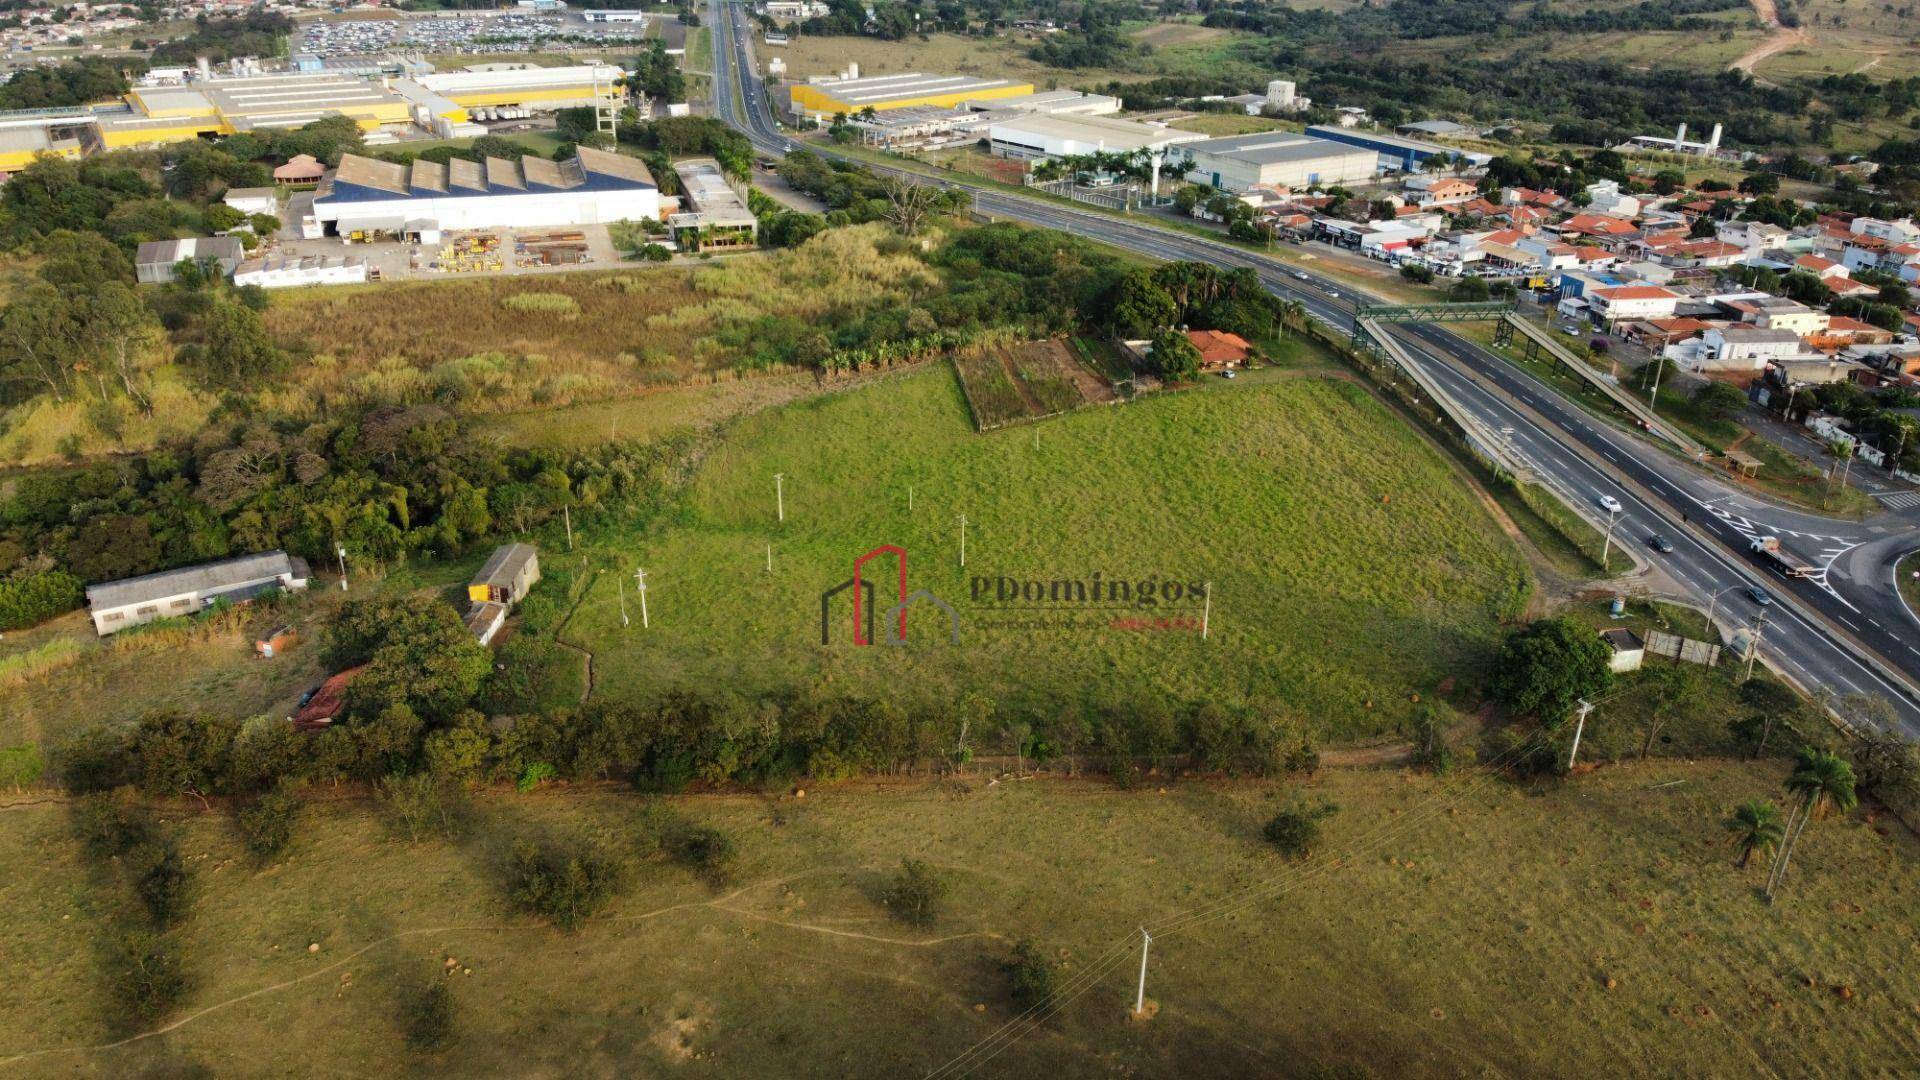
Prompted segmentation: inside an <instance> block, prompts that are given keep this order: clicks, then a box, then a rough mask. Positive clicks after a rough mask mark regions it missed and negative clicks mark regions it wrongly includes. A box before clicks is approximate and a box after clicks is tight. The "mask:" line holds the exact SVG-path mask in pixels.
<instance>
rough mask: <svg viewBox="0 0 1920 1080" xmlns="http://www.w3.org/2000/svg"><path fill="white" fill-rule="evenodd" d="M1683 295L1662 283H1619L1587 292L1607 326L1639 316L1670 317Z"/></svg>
mask: <svg viewBox="0 0 1920 1080" xmlns="http://www.w3.org/2000/svg"><path fill="white" fill-rule="evenodd" d="M1682 299H1683V297H1682V296H1681V295H1680V294H1679V293H1677V292H1674V291H1673V290H1672V289H1667V288H1662V287H1661V286H1659V285H1619V286H1615V287H1612V288H1606V289H1594V290H1592V291H1590V292H1588V293H1587V304H1588V306H1589V307H1590V308H1591V309H1592V310H1593V314H1594V318H1595V319H1596V320H1598V321H1599V322H1600V324H1601V325H1603V326H1612V325H1614V324H1615V323H1619V322H1628V321H1632V320H1637V319H1670V318H1672V317H1673V315H1674V309H1675V308H1676V307H1678V306H1679V304H1680V301H1681V300H1682Z"/></svg>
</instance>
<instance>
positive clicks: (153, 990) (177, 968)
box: [107, 930, 187, 1030]
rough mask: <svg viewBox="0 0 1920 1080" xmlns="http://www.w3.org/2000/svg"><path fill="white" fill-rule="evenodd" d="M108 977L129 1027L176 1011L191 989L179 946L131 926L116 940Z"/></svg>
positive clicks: (111, 946) (111, 949)
mask: <svg viewBox="0 0 1920 1080" xmlns="http://www.w3.org/2000/svg"><path fill="white" fill-rule="evenodd" d="M107 978H108V988H109V991H110V993H111V994H112V997H113V1002H114V1004H115V1006H117V1008H118V1009H119V1011H120V1016H119V1020H120V1023H121V1026H122V1027H124V1028H126V1029H129V1030H137V1029H140V1028H144V1027H147V1026H148V1025H151V1024H152V1023H153V1022H154V1021H156V1020H159V1019H160V1018H161V1017H163V1016H165V1015H167V1013H169V1012H171V1011H173V1008H174V1006H175V1005H177V1004H178V1003H179V1001H180V998H181V996H182V995H183V994H185V993H186V990H187V976H186V969H185V965H184V964H183V963H182V962H181V959H180V951H179V946H178V945H176V944H175V943H174V942H173V940H172V939H170V938H166V937H162V936H161V935H159V934H156V933H154V932H152V931H151V930H128V931H125V932H123V933H121V934H119V935H117V936H116V937H115V938H114V939H113V940H112V942H111V943H110V944H109V946H108V957H107Z"/></svg>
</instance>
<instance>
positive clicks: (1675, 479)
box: [710, 0, 1920, 736]
mask: <svg viewBox="0 0 1920 1080" xmlns="http://www.w3.org/2000/svg"><path fill="white" fill-rule="evenodd" d="M710 11H711V13H712V19H711V25H712V27H713V43H714V54H715V55H714V86H715V89H714V109H715V112H716V114H717V115H718V116H719V117H720V118H721V119H723V120H725V121H727V122H728V123H729V124H731V125H733V126H734V127H736V128H738V129H740V130H741V131H743V132H744V133H746V134H747V136H748V137H749V138H750V139H751V140H752V141H753V143H754V145H755V147H756V148H757V149H759V150H760V151H761V152H763V153H766V154H770V155H779V154H782V153H784V152H785V151H786V150H787V149H788V148H789V147H790V146H791V143H790V142H789V140H788V138H787V137H786V136H785V135H784V134H783V133H782V132H781V131H780V129H779V126H778V125H777V124H776V123H775V122H774V121H773V119H772V114H771V110H770V109H769V107H768V102H767V101H766V98H765V90H764V88H762V87H761V85H760V82H759V79H758V77H757V76H756V75H755V74H754V67H753V64H752V60H751V53H750V51H749V48H750V45H749V40H750V34H749V32H748V28H747V25H746V22H745V17H744V14H743V11H742V9H741V7H740V6H739V5H737V4H729V3H724V2H723V0H710ZM735 88H737V89H738V92H739V94H740V98H739V99H738V100H736V99H735V96H734V90H735ZM742 106H744V108H743V107H742ZM816 149H817V148H816ZM879 171H885V170H884V169H880V170H879ZM909 175H914V176H916V177H917V178H919V179H923V180H929V182H934V183H939V184H942V185H943V186H951V187H961V188H965V189H967V190H969V191H971V192H972V193H973V195H974V205H975V208H976V209H977V210H978V211H979V212H980V213H982V214H985V215H988V216H991V217H995V218H1003V219H1007V220H1013V221H1020V222H1023V223H1027V224H1031V225H1036V226H1041V227H1045V228H1054V229H1062V230H1065V231H1069V232H1073V233H1076V234H1078V235H1081V236H1085V237H1088V238H1089V239H1093V240H1098V241H1100V242H1102V243H1106V244H1111V245H1113V246H1115V247H1120V248H1124V249H1126V250H1129V251H1133V252H1136V253H1139V254H1144V255H1148V256H1151V257H1156V258H1162V259H1169V260H1177V259H1185V260H1196V261H1201V262H1208V263H1213V264H1215V265H1221V266H1233V267H1242V266H1244V267H1248V268H1250V269H1252V270H1254V271H1255V272H1256V273H1257V274H1259V276H1260V278H1261V280H1262V282H1263V283H1264V284H1265V285H1266V286H1267V287H1268V288H1269V289H1271V290H1272V291H1273V292H1274V293H1276V294H1278V295H1280V296H1283V297H1286V298H1288V299H1292V300H1298V301H1299V302H1301V303H1302V304H1303V305H1305V307H1306V309H1307V311H1308V312H1309V313H1310V314H1311V315H1313V316H1314V317H1315V318H1318V319H1321V320H1324V321H1325V322H1327V323H1329V324H1331V325H1333V326H1336V327H1339V328H1341V329H1343V330H1348V329H1351V326H1352V323H1353V303H1352V299H1351V298H1350V297H1349V296H1348V295H1347V294H1349V293H1351V292H1352V290H1351V289H1350V288H1348V287H1346V286H1343V285H1338V284H1335V283H1332V282H1329V281H1327V280H1324V279H1321V278H1319V277H1317V276H1316V275H1311V274H1307V273H1305V272H1303V271H1298V270H1290V269H1288V268H1286V267H1285V266H1283V265H1282V264H1280V263H1278V262H1276V261H1274V260H1272V259H1268V258H1263V257H1261V256H1259V255H1256V254H1254V253H1252V252H1249V251H1246V250H1244V249H1241V248H1237V247H1234V246H1232V245H1228V244H1224V243H1219V242H1216V241H1211V240H1207V239H1205V238H1202V237H1198V236H1194V235H1191V234H1187V233H1181V232H1175V231H1172V230H1168V229H1164V228H1160V227H1158V226H1155V225H1151V224H1148V223H1145V222H1135V221H1130V220H1125V219H1120V218H1115V217H1112V216H1109V215H1106V214H1101V213H1097V212H1093V211H1083V210H1078V209H1075V208H1073V207H1069V206H1063V205H1060V204H1059V203H1055V202H1050V201H1046V200H1041V199H1030V198H1025V197H1021V196H1015V195H1008V194H1006V193H1003V192H999V191H995V190H991V189H986V188H979V187H974V186H972V185H968V184H965V183H956V182H955V181H952V180H949V179H944V178H943V179H930V178H927V177H924V176H921V175H920V174H917V173H912V174H909ZM1360 299H1361V300H1363V301H1371V300H1372V298H1371V297H1361V298H1360ZM1396 333H1397V334H1398V335H1399V337H1400V340H1401V341H1402V343H1403V344H1405V345H1406V346H1407V347H1408V348H1409V350H1410V351H1411V352H1413V353H1414V354H1415V356H1416V358H1417V360H1418V361H1419V362H1421V363H1422V364H1423V365H1425V366H1426V368H1427V370H1428V373H1429V374H1430V375H1431V376H1432V377H1434V378H1435V379H1437V380H1439V381H1440V382H1441V385H1442V386H1444V387H1445V388H1446V389H1447V390H1448V391H1449V392H1450V393H1452V394H1453V395H1454V397H1455V398H1456V399H1457V400H1458V401H1459V402H1461V403H1462V405H1463V406H1464V407H1466V408H1468V409H1470V410H1472V411H1473V412H1474V413H1475V414H1476V415H1477V416H1479V417H1481V418H1482V419H1483V420H1485V422H1486V423H1487V424H1489V425H1490V426H1491V427H1493V428H1494V429H1495V430H1509V429H1510V431H1511V438H1512V441H1513V446H1514V449H1515V450H1516V451H1517V452H1518V453H1519V454H1520V455H1521V456H1522V457H1523V458H1524V459H1525V460H1526V461H1527V462H1528V463H1529V464H1530V465H1531V467H1532V468H1533V470H1534V471H1535V474H1536V477H1537V479H1538V480H1539V481H1540V482H1541V483H1543V484H1544V485H1546V486H1547V487H1549V488H1551V489H1553V490H1554V491H1555V492H1556V493H1557V494H1559V495H1560V496H1561V497H1562V498H1564V499H1565V500H1567V501H1568V503H1569V504H1570V505H1572V506H1574V507H1575V508H1576V509H1578V510H1579V511H1581V512H1582V513H1584V514H1586V516H1588V517H1589V518H1590V519H1594V520H1596V523H1604V520H1605V514H1604V513H1603V512H1601V511H1600V510H1599V509H1598V508H1597V506H1596V505H1595V500H1596V499H1598V498H1599V496H1601V495H1603V494H1607V495H1612V496H1614V497H1615V498H1617V499H1619V500H1620V502H1621V504H1622V506H1623V511H1622V512H1621V514H1620V515H1619V517H1618V519H1617V520H1616V522H1615V530H1614V535H1615V538H1616V540H1617V542H1618V543H1619V544H1620V545H1622V546H1624V547H1628V548H1632V549H1634V550H1633V557H1635V558H1636V559H1638V560H1640V561H1643V562H1651V563H1653V564H1655V565H1656V566H1657V567H1658V569H1659V570H1660V571H1661V572H1663V573H1665V574H1666V575H1667V576H1668V577H1669V578H1671V579H1672V580H1673V581H1674V582H1675V583H1676V585H1677V586H1678V587H1679V588H1681V589H1682V590H1684V591H1685V592H1686V593H1687V594H1689V595H1690V596H1691V597H1692V598H1693V599H1694V600H1695V601H1696V602H1697V603H1699V604H1701V605H1702V606H1707V605H1713V606H1715V607H1716V608H1717V614H1718V616H1719V617H1720V618H1721V619H1722V620H1723V622H1728V623H1740V624H1745V625H1751V624H1752V623H1753V622H1754V621H1755V619H1756V618H1757V617H1758V616H1759V614H1760V613H1761V611H1762V608H1761V607H1760V606H1759V605H1757V604H1756V603H1754V602H1753V601H1752V600H1750V599H1749V598H1748V597H1747V596H1746V595H1745V594H1744V589H1745V587H1746V586H1748V585H1757V586H1758V587H1759V588H1760V589H1762V590H1763V591H1764V592H1765V593H1767V594H1768V595H1769V596H1771V597H1773V598H1775V600H1776V602H1775V603H1772V604H1770V605H1768V606H1767V607H1766V608H1765V614H1766V617H1767V621H1766V627H1765V630H1764V632H1763V634H1762V637H1761V641H1762V650H1761V651H1762V655H1763V656H1765V657H1766V658H1767V659H1768V660H1769V662H1770V663H1771V664H1772V665H1773V666H1774V667H1775V668H1776V669H1780V670H1784V671H1785V672H1786V673H1788V674H1789V675H1790V676H1791V677H1793V679H1794V680H1795V681H1796V682H1798V683H1799V684H1800V685H1801V686H1802V687H1803V688H1804V689H1806V690H1808V691H1810V692H1819V691H1822V690H1831V691H1832V692H1834V693H1836V694H1875V695H1879V696H1881V697H1884V698H1886V699H1887V700H1889V701H1890V702H1892V703H1893V705H1894V708H1895V711H1896V713H1897V714H1898V717H1899V723H1900V726H1901V727H1902V728H1903V729H1904V730H1905V731H1906V732H1907V733H1908V734H1909V735H1913V736H1920V690H1916V689H1915V676H1916V675H1917V674H1920V649H1916V648H1915V647H1914V645H1913V644H1912V643H1913V642H1914V641H1915V640H1916V637H1920V635H1917V634H1916V632H1915V629H1916V624H1915V622H1914V621H1913V619H1912V617H1911V616H1910V615H1908V614H1907V613H1906V612H1905V611H1904V609H1903V608H1901V606H1900V601H1899V598H1898V596H1897V595H1894V594H1892V593H1891V592H1890V591H1889V589H1890V586H1891V584H1892V583H1891V578H1890V569H1888V568H1889V567H1890V565H1891V564H1890V561H1889V560H1890V558H1893V557H1897V555H1898V554H1900V553H1903V552H1904V551H1905V550H1908V549H1911V548H1913V547H1920V535H1916V533H1915V530H1914V527H1913V523H1912V522H1910V521H1905V520H1901V519H1893V518H1888V519H1886V521H1885V522H1876V523H1875V524H1873V525H1870V526H1862V525H1859V524H1855V523H1851V522H1838V521H1834V520H1832V519H1827V518H1821V517H1818V516H1815V515H1810V514H1805V513H1801V512H1797V511H1791V510H1786V509H1783V508H1779V507H1775V506H1772V505H1771V504H1768V503H1765V502H1762V501H1761V500H1758V499H1755V498H1753V497H1751V496H1749V495H1747V494H1746V493H1745V492H1743V491H1741V490H1739V489H1737V488H1733V487H1730V486H1728V485H1726V484H1724V483H1721V482H1719V481H1717V480H1714V479H1713V478H1711V477H1710V476H1707V475H1705V474H1703V473H1702V472H1701V471H1699V470H1698V469H1696V468H1694V467H1693V466H1691V465H1689V464H1687V463H1685V462H1682V461H1679V460H1677V459H1675V458H1674V457H1672V456H1671V455H1670V454H1669V453H1668V452H1667V451H1665V450H1662V449H1660V448H1658V447H1655V446H1652V445H1650V444H1649V443H1648V442H1646V441H1645V440H1643V439H1641V438H1639V437H1637V436H1635V435H1633V434H1631V433H1629V432H1627V431H1624V430H1621V429H1619V428H1616V427H1614V426H1612V425H1610V424H1608V423H1607V422H1605V421H1604V420H1601V419H1599V418H1598V417H1595V416H1594V415H1592V414H1591V413H1589V412H1587V411H1586V410H1585V409H1584V408H1583V407H1581V406H1580V405H1578V404H1575V403H1572V402H1569V401H1567V400H1566V399H1565V398H1563V397H1562V396H1561V395H1560V394H1559V392H1558V391H1557V390H1556V389H1554V388H1551V387H1549V386H1548V385H1547V384H1545V383H1543V382H1541V381H1540V380H1539V379H1537V378H1535V377H1534V376H1533V375H1531V374H1530V373H1528V372H1526V371H1524V370H1522V369H1520V368H1517V367H1515V366H1514V365H1512V364H1510V363H1507V362H1506V361H1504V360H1502V359H1500V358H1499V357H1497V356H1495V355H1493V354H1492V353H1490V352H1488V351H1487V350H1485V349H1483V348H1480V347H1479V346H1477V345H1475V344H1473V343H1471V342H1468V341H1465V340H1464V339H1461V338H1459V337H1457V336H1455V335H1453V334H1450V333H1448V332H1446V331H1445V330H1443V329H1442V328H1440V327H1438V326H1434V325H1420V326H1408V327H1401V328H1397V330H1396ZM1876 529H1877V530H1882V532H1881V533H1880V534H1879V535H1876V534H1874V533H1872V532H1871V531H1869V530H1876ZM1654 534H1659V535H1662V536H1665V537H1666V538H1667V539H1669V540H1670V541H1671V542H1672V543H1673V545H1674V551H1673V552H1672V553H1671V554H1665V555H1662V554H1656V553H1652V552H1651V551H1650V550H1649V549H1648V548H1647V547H1646V546H1645V541H1646V539H1647V537H1649V536H1651V535H1654ZM1752 535H1777V536H1780V537H1782V538H1783V539H1784V540H1786V541H1787V543H1788V544H1789V546H1791V547H1793V549H1794V550H1795V551H1796V552H1797V553H1799V554H1801V555H1802V556H1803V557H1804V558H1806V559H1808V560H1809V561H1812V562H1814V563H1816V564H1817V565H1820V566H1821V567H1822V568H1823V569H1822V571H1821V573H1820V574H1819V575H1818V576H1817V577H1816V578H1815V579H1813V580H1810V581H1805V582H1795V581H1789V580H1788V579H1785V578H1782V577H1780V576H1778V575H1776V574H1773V573H1771V572H1768V571H1765V570H1763V569H1761V568H1760V566H1759V564H1758V563H1756V562H1755V561H1753V560H1752V558H1751V556H1750V555H1749V554H1748V553H1747V550H1746V545H1747V540H1748V538H1749V537H1750V536H1752Z"/></svg>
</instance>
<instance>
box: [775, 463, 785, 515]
mask: <svg viewBox="0 0 1920 1080" xmlns="http://www.w3.org/2000/svg"><path fill="white" fill-rule="evenodd" d="M786 478H787V474H786V473H774V474H773V504H774V508H775V509H776V510H777V511H778V512H779V514H780V520H781V521H785V520H787V489H786V484H785V480H786Z"/></svg>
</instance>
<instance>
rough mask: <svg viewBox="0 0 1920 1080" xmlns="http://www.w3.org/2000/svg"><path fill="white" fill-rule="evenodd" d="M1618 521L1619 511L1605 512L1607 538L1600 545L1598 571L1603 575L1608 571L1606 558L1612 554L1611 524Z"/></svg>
mask: <svg viewBox="0 0 1920 1080" xmlns="http://www.w3.org/2000/svg"><path fill="white" fill-rule="evenodd" d="M1618 520H1620V511H1618V510H1608V511H1607V536H1606V539H1605V540H1604V541H1603V542H1602V543H1601V545H1600V570H1601V572H1602V573H1605V572H1606V571H1607V569H1608V566H1607V557H1608V556H1609V555H1612V554H1613V523H1614V522H1616V521H1618Z"/></svg>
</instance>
